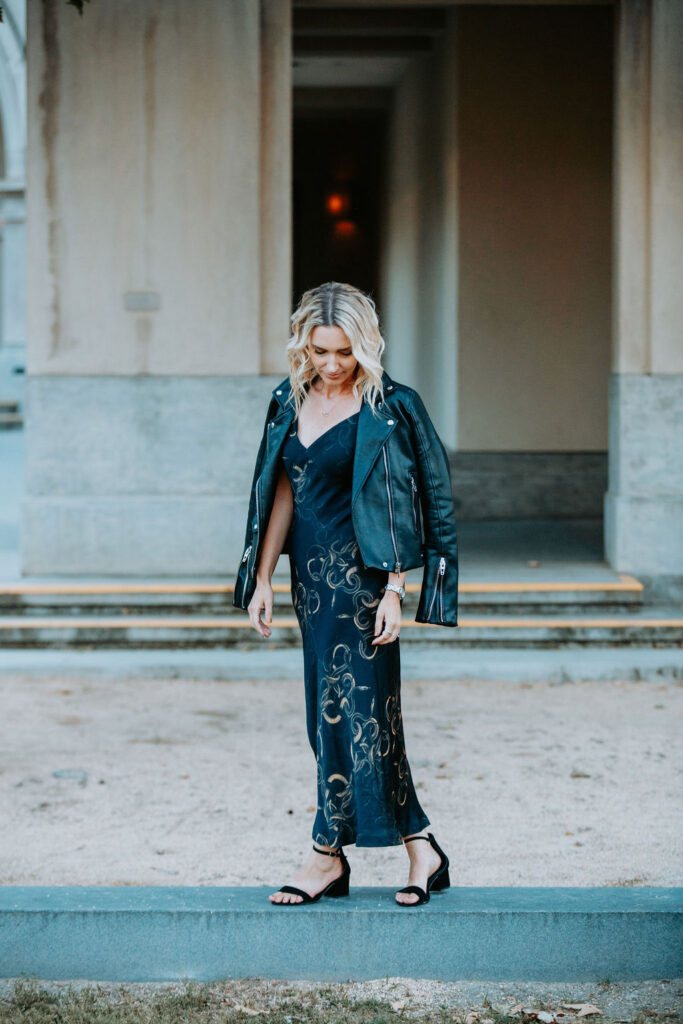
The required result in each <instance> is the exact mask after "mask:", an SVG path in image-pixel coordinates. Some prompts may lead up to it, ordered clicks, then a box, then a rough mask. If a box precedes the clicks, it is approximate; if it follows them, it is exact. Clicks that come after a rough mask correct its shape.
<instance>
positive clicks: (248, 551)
mask: <svg viewBox="0 0 683 1024" xmlns="http://www.w3.org/2000/svg"><path fill="white" fill-rule="evenodd" d="M260 483H261V477H259V478H258V480H257V481H256V484H255V486H254V496H255V498H256V544H253V543H252V544H250V545H249V547H248V548H247V549H246V551H245V552H244V554H243V555H242V562H243V563H244V562H247V576H248V575H249V573H250V569H249V562H248V561H247V559H248V558H249V555H250V554H251V552H252V550H253V551H254V552H255V551H256V548H257V547H258V533H259V525H260V522H261V517H260V515H259V507H258V506H259V501H258V495H259V484H260ZM252 532H253V531H252Z"/></svg>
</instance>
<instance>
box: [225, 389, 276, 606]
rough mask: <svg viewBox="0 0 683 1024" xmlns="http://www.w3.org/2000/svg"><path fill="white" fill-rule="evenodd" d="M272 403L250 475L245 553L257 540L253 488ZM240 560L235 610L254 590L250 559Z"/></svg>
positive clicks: (261, 459)
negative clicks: (254, 525) (254, 526)
mask: <svg viewBox="0 0 683 1024" xmlns="http://www.w3.org/2000/svg"><path fill="white" fill-rule="evenodd" d="M274 402H275V400H274V399H272V398H271V400H270V402H269V404H268V411H267V413H266V418H265V421H264V424H263V434H262V435H261V443H260V445H259V449H258V453H257V455H256V464H255V466H254V472H253V474H252V479H251V490H250V492H249V510H248V512H247V525H246V529H245V531H244V544H243V546H242V551H243V552H246V550H247V548H248V547H249V545H253V544H254V543H255V541H256V540H257V538H255V536H254V529H253V522H254V516H255V515H256V497H255V487H256V481H257V480H258V478H259V474H260V472H261V465H262V463H263V456H264V454H265V450H266V440H267V436H268V421H269V420H270V418H271V416H272V415H273V411H274V408H273V407H274ZM242 559H243V560H242V561H241V562H240V564H239V566H238V569H237V576H236V579H235V587H234V590H233V595H232V603H233V605H234V606H235V607H236V608H246V607H247V605H248V604H249V602H250V601H251V598H252V595H253V593H254V589H255V588H254V580H253V573H250V572H249V571H248V570H249V565H250V564H251V562H252V558H251V557H249V559H248V561H247V562H245V561H244V556H242Z"/></svg>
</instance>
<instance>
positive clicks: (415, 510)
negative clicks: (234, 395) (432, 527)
mask: <svg viewBox="0 0 683 1024" xmlns="http://www.w3.org/2000/svg"><path fill="white" fill-rule="evenodd" d="M408 476H409V477H410V486H411V489H412V492H413V522H414V523H415V530H417V508H416V507H415V502H416V500H417V484H416V483H415V480H414V479H413V474H412V473H409V474H408Z"/></svg>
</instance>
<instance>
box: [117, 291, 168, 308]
mask: <svg viewBox="0 0 683 1024" xmlns="http://www.w3.org/2000/svg"><path fill="white" fill-rule="evenodd" d="M123 308H124V309H130V310H131V311H134V312H141V311H144V312H148V311H149V310H151V309H161V295H160V294H159V292H124V293H123Z"/></svg>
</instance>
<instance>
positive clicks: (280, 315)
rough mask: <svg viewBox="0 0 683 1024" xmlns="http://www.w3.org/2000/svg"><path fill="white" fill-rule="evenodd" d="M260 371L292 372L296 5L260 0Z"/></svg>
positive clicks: (288, 1)
mask: <svg viewBox="0 0 683 1024" xmlns="http://www.w3.org/2000/svg"><path fill="white" fill-rule="evenodd" d="M260 127H261V161H260V189H259V193H260V203H261V220H260V248H261V252H260V267H261V282H260V283H261V288H260V294H261V302H260V330H261V371H262V373H274V374H279V375H280V377H282V376H284V375H285V374H286V373H287V359H286V356H285V352H284V348H285V345H286V343H287V341H288V340H289V333H290V321H289V316H290V312H291V310H290V306H291V304H292V14H291V0H261V116H260Z"/></svg>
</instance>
